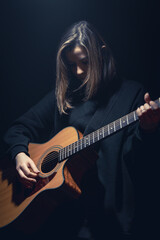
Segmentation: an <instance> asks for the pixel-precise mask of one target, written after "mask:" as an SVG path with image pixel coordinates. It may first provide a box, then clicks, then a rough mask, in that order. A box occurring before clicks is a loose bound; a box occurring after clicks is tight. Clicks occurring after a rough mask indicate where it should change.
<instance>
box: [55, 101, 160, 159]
mask: <svg viewBox="0 0 160 240" xmlns="http://www.w3.org/2000/svg"><path fill="white" fill-rule="evenodd" d="M155 102H156V103H157V104H158V106H159V107H160V98H159V99H157V100H156V101H155ZM138 119H139V117H138V115H137V113H136V111H133V112H131V113H129V114H127V115H125V116H123V117H121V118H119V119H117V120H115V121H113V122H111V123H109V124H107V125H105V126H104V127H101V128H99V129H98V130H96V131H94V132H92V133H90V134H88V135H86V136H84V137H83V138H81V139H79V140H78V141H76V142H74V143H72V144H70V145H68V146H66V147H64V148H62V149H61V150H60V151H59V162H61V161H63V160H65V159H66V158H69V157H71V156H72V155H74V154H75V153H78V152H80V151H82V150H83V149H85V148H88V147H89V146H91V145H93V144H95V143H97V142H99V141H100V140H102V139H104V138H106V137H108V136H110V135H112V134H114V133H116V132H117V131H119V130H121V129H123V128H125V127H127V126H129V125H130V124H132V123H134V122H136V121H137V120H138Z"/></svg>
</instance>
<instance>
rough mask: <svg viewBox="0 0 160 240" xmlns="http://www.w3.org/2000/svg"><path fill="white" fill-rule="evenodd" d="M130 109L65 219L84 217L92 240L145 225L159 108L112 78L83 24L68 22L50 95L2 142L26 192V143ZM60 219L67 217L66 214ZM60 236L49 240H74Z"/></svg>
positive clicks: (32, 169) (29, 170)
mask: <svg viewBox="0 0 160 240" xmlns="http://www.w3.org/2000/svg"><path fill="white" fill-rule="evenodd" d="M144 101H145V103H144ZM134 110H136V114H137V116H138V117H139V121H137V122H136V123H135V124H133V125H131V126H129V127H127V128H123V129H122V130H121V131H118V132H117V133H116V134H113V135H111V136H110V137H107V138H105V139H103V140H102V141H99V142H98V143H97V144H96V145H95V149H96V151H97V153H98V156H99V157H98V160H97V161H96V167H97V170H96V171H95V172H96V174H95V173H94V174H93V176H94V177H93V178H90V180H86V185H88V189H90V190H86V195H85V194H84V195H83V197H82V198H81V200H77V201H76V204H75V205H72V204H71V206H70V211H69V210H67V211H69V215H70V218H69V219H70V221H71V218H72V217H73V215H74V217H75V215H76V217H77V218H76V219H74V223H75V222H76V221H77V224H79V223H80V219H82V218H83V217H84V218H85V219H87V224H88V226H89V229H90V232H91V236H92V239H115V237H118V238H119V239H120V237H122V239H125V237H126V238H127V237H128V238H129V237H131V236H132V235H134V234H135V233H136V232H137V233H138V234H140V228H139V226H140V224H138V223H140V222H141V220H142V219H143V221H144V219H145V218H143V216H144V212H143V211H142V214H140V215H139V207H140V208H141V207H142V206H143V204H140V203H141V201H142V198H141V197H142V196H143V194H145V193H144V192H143V193H142V192H141V191H140V189H141V186H143V183H144V182H145V180H144V179H145V177H146V175H147V174H146V173H143V172H142V166H144V165H145V166H146V165H147V164H148V162H147V161H146V162H145V160H146V156H149V154H150V153H149V150H151V148H150V147H149V146H154V149H155V150H156V148H157V143H158V140H159V123H160V110H159V108H158V104H157V103H156V102H154V101H152V100H151V99H150V96H149V94H148V93H145V91H144V89H143V86H141V84H139V83H136V82H133V81H125V80H123V79H121V78H120V77H119V76H118V74H117V72H116V68H115V63H114V59H113V57H112V54H111V51H110V49H109V47H108V46H107V44H106V43H105V42H104V40H103V39H102V38H101V36H100V35H99V34H98V33H97V32H96V30H95V29H94V28H93V26H91V25H90V24H89V23H88V22H86V21H81V22H78V23H76V24H74V25H73V26H71V28H70V29H69V30H68V31H67V32H66V34H65V35H64V37H63V38H62V41H61V43H60V46H59V49H58V53H57V77H56V90H55V92H54V91H51V92H50V93H49V94H48V95H47V96H46V97H45V98H44V99H43V100H42V101H41V102H40V103H38V104H37V105H35V106H33V108H32V109H30V110H29V111H28V112H27V113H25V114H24V115H23V116H22V117H20V118H19V119H17V120H16V121H15V122H14V123H13V125H12V126H11V128H10V129H9V130H8V131H7V133H6V134H5V137H4V141H5V144H6V146H7V149H8V154H9V156H10V158H11V159H12V160H13V161H14V160H15V162H16V170H17V172H18V175H19V177H20V181H21V182H22V183H23V184H24V186H25V187H27V188H32V187H33V185H34V184H35V183H36V179H37V176H38V174H39V169H38V168H37V166H36V165H35V163H34V162H33V160H32V159H31V158H30V156H29V154H28V144H29V142H36V143H39V142H45V141H48V140H49V139H51V138H52V137H53V136H54V135H55V134H56V133H58V132H59V131H60V130H62V129H63V128H65V127H67V126H73V127H75V128H76V129H78V130H79V131H80V132H82V133H83V134H84V135H87V134H89V133H91V132H93V131H95V130H97V129H99V128H101V127H103V126H104V125H107V124H108V123H110V122H113V121H115V120H116V119H119V118H121V117H122V116H125V115H127V114H128V113H130V112H132V111H134ZM122 124H123V123H122ZM68 137H70V136H68ZM152 154H153V152H152ZM152 157H153V155H152ZM154 161H155V159H154V157H153V162H154ZM146 169H147V168H146ZM86 189H87V187H86ZM86 196H87V197H86ZM144 199H145V198H144ZM144 199H143V200H144ZM75 206H76V210H77V209H79V211H77V214H75V212H74V210H73V209H75ZM77 206H78V207H77ZM66 208H67V207H66ZM144 209H145V208H144ZM141 210H142V208H141ZM144 211H145V210H144ZM59 214H60V213H59ZM61 214H62V215H64V214H65V210H64V209H63V211H62V212H61ZM52 216H54V213H53V215H52ZM82 216H83V217H82ZM138 219H139V221H138ZM67 222H69V221H68V220H67V221H66V222H65V224H67V226H70V223H67ZM72 223H73V221H72ZM57 225H58V224H57ZM57 225H56V227H55V229H57ZM74 226H75V224H74ZM145 226H146V225H145ZM68 228H69V227H68ZM71 228H72V227H71ZM58 229H59V228H58ZM65 229H66V228H65ZM75 229H76V230H77V227H76V228H75ZM55 232H56V231H55ZM60 232H61V234H60ZM60 232H59V230H58V233H57V236H58V237H57V238H56V237H55V236H56V235H54V237H55V239H62V238H64V237H65V238H66V239H72V238H73V239H75V238H74V237H75V235H76V233H75V232H76V231H73V229H72V230H70V231H60ZM73 236H74V237H73ZM107 237H108V238H107Z"/></svg>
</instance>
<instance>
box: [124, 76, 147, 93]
mask: <svg viewBox="0 0 160 240" xmlns="http://www.w3.org/2000/svg"><path fill="white" fill-rule="evenodd" d="M121 88H124V89H127V90H128V91H130V90H131V91H133V90H134V89H135V90H137V89H144V86H143V84H142V83H140V82H138V81H135V80H130V79H125V78H123V79H122V84H121Z"/></svg>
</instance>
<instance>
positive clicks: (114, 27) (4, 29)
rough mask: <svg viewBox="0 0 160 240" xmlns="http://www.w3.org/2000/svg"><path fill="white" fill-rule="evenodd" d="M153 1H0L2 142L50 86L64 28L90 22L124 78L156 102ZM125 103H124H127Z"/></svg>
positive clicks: (156, 36) (155, 13) (156, 41)
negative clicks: (18, 119)
mask: <svg viewBox="0 0 160 240" xmlns="http://www.w3.org/2000/svg"><path fill="white" fill-rule="evenodd" d="M158 2H159V1H158V0H157V1H155V0H152V1H146V0H105V1H102V0H14V1H13V0H11V1H8V0H1V8H0V9H1V18H2V19H1V21H0V22H1V70H2V71H1V87H0V89H1V94H0V97H1V99H0V103H1V108H0V109H1V114H0V121H1V129H0V135H1V137H2V136H3V134H4V133H5V131H6V130H7V128H8V127H9V125H10V124H11V122H12V121H13V120H14V119H16V118H17V117H19V116H20V115H21V114H23V113H24V112H25V111H27V110H28V109H29V108H30V107H31V106H32V105H33V104H35V103H37V102H38V101H39V100H40V99H41V98H42V97H43V96H44V95H45V94H46V93H47V92H48V91H49V90H50V89H51V88H52V87H54V83H55V58H56V51H57V47H58V43H59V41H60V38H61V36H62V35H63V33H64V31H65V30H66V28H67V27H68V26H70V25H71V24H72V23H74V22H76V21H79V20H88V21H89V22H91V23H92V24H93V25H94V26H95V27H96V28H97V30H98V31H99V32H100V34H101V35H102V36H103V37H104V39H105V41H106V42H107V43H108V44H109V46H110V47H111V49H112V52H113V55H114V58H115V60H116V63H117V68H118V70H119V71H120V73H121V74H122V76H124V77H125V78H128V79H132V80H135V81H138V82H141V83H142V84H144V85H145V86H146V88H147V89H148V91H149V92H150V93H151V96H152V98H153V99H155V98H158V97H159V96H160V91H159V89H160V83H159V82H160V80H159V64H160V58H159V53H160V46H159V43H160V41H159V40H160V37H159V29H160V26H159V23H160V21H159V6H158ZM126 101H127V99H126Z"/></svg>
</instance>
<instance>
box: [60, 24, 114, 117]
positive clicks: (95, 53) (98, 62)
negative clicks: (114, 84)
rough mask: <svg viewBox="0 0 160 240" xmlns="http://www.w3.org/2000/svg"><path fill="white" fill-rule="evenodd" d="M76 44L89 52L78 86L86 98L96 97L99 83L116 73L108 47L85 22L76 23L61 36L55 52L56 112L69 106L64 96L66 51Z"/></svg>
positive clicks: (105, 82) (69, 103)
mask: <svg viewBox="0 0 160 240" xmlns="http://www.w3.org/2000/svg"><path fill="white" fill-rule="evenodd" d="M76 45H80V46H83V47H84V48H85V50H86V52H87V55H88V72H87V76H86V78H85V80H84V81H83V83H82V84H81V86H80V88H81V87H83V86H84V85H85V98H84V99H85V100H88V99H90V98H92V97H93V96H95V94H96V93H97V91H98V89H99V86H100V85H101V83H103V84H105V85H107V83H109V82H110V81H111V80H112V78H113V77H114V75H115V72H116V71H115V64H114V59H113V57H112V54H111V52H110V49H109V47H108V46H107V45H106V43H105V42H104V40H103V39H102V37H101V36H100V35H99V34H98V33H97V31H96V30H95V29H94V27H93V26H92V25H91V24H89V23H88V22H86V21H80V22H78V23H75V24H74V25H73V26H71V28H70V29H69V30H68V31H67V32H66V34H65V35H64V37H63V38H62V40H61V42H60V45H59V50H58V53H57V65H56V98H57V106H58V109H59V112H60V113H61V114H62V113H66V111H67V109H70V108H72V107H73V106H72V103H71V99H70V98H68V96H67V90H68V86H69V80H70V79H69V72H68V66H67V63H66V61H65V52H66V50H67V49H68V48H73V47H74V46H76Z"/></svg>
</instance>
